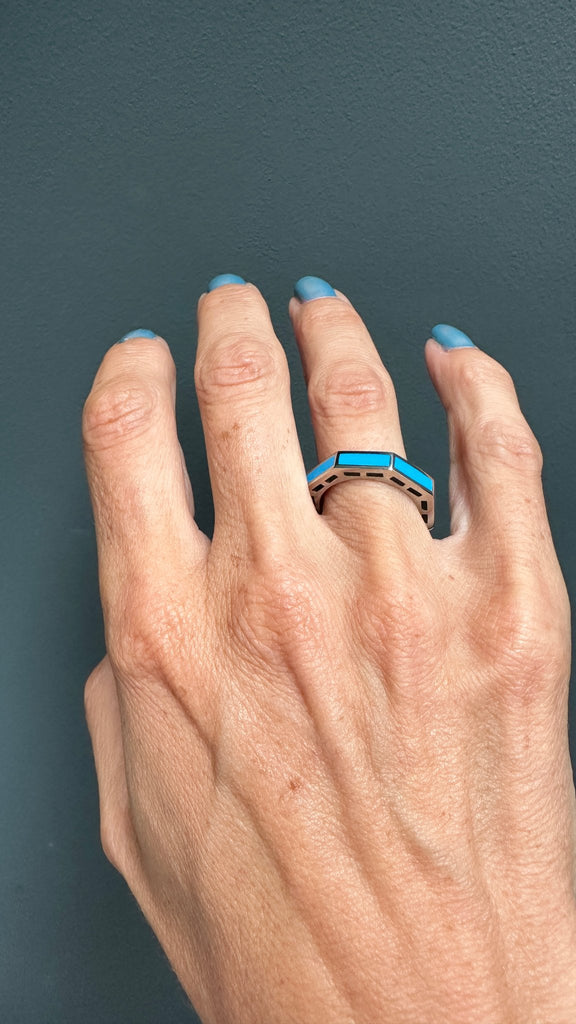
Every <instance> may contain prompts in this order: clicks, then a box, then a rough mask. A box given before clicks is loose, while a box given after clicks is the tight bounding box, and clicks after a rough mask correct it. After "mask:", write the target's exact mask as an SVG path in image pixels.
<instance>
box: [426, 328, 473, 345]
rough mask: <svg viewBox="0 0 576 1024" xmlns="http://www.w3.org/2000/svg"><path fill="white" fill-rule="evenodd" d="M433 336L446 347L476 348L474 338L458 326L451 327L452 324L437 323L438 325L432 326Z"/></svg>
mask: <svg viewBox="0 0 576 1024" xmlns="http://www.w3.org/2000/svg"><path fill="white" fill-rule="evenodd" d="M432 337H433V338H434V340H435V341H439V342H440V344H441V345H442V347H443V348H446V349H449V348H476V345H475V344H474V342H473V341H472V339H471V338H469V337H468V335H467V334H464V331H459V330H458V328H457V327H451V326H450V324H436V327H433V328H432Z"/></svg>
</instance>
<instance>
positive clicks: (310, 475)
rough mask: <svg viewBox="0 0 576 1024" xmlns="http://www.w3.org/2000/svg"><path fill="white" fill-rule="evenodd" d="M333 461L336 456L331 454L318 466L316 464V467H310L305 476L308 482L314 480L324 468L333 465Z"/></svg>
mask: <svg viewBox="0 0 576 1024" xmlns="http://www.w3.org/2000/svg"><path fill="white" fill-rule="evenodd" d="M335 461H336V457H335V456H334V455H331V456H330V458H329V459H325V460H324V462H321V463H320V465H319V466H316V469H311V470H310V472H309V473H308V475H307V477H306V479H307V481H308V483H309V484H310V483H312V481H313V480H315V479H316V477H317V476H320V475H321V473H323V472H324V470H325V469H330V466H333V465H334V463H335Z"/></svg>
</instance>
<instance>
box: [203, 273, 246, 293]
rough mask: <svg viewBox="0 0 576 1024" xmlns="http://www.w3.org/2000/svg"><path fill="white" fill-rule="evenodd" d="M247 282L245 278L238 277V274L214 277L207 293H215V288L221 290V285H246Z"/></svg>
mask: <svg viewBox="0 0 576 1024" xmlns="http://www.w3.org/2000/svg"><path fill="white" fill-rule="evenodd" d="M246 283H247V282H246V281H245V280H244V278H243V277H238V274H217V275H216V277H213V278H212V280H211V281H210V284H209V285H208V287H207V289H206V291H208V292H213V291H214V289H215V288H219V287H220V285H221V284H246Z"/></svg>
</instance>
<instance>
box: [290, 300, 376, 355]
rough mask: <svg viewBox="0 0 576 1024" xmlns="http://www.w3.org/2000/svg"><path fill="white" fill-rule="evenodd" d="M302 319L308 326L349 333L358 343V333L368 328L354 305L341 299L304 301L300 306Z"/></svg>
mask: <svg viewBox="0 0 576 1024" xmlns="http://www.w3.org/2000/svg"><path fill="white" fill-rule="evenodd" d="M300 319H301V321H302V322H304V321H305V322H306V326H307V327H312V328H314V327H319V328H320V330H321V331H328V332H334V333H337V335H338V337H339V338H340V337H342V334H343V333H344V334H349V335H350V336H351V337H352V338H353V343H354V344H355V345H356V344H357V343H358V333H359V330H360V331H365V330H366V328H365V327H364V324H363V322H362V320H361V319H360V317H359V315H358V313H357V312H356V310H355V309H354V307H353V306H349V305H348V303H347V302H342V301H341V300H338V299H337V300H336V301H333V300H332V299H331V300H330V302H322V301H314V302H304V303H303V305H302V306H301V308H300Z"/></svg>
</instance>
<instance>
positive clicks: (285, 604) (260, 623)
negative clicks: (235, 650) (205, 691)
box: [230, 558, 324, 663]
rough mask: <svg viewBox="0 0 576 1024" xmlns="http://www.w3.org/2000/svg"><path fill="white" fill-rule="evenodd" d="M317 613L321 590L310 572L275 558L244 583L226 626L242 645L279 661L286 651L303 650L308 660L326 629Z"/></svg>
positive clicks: (319, 611) (274, 660)
mask: <svg viewBox="0 0 576 1024" xmlns="http://www.w3.org/2000/svg"><path fill="white" fill-rule="evenodd" d="M321 609H322V599H321V597H320V594H319V588H318V586H317V585H316V584H315V583H314V582H313V578H312V577H311V576H310V574H309V573H307V572H304V571H303V570H302V569H301V568H299V567H296V566H295V565H294V563H293V562H289V561H288V560H287V559H286V560H279V559H277V558H275V559H274V560H273V564H269V565H267V566H265V567H264V566H261V567H259V568H258V569H254V568H253V569H252V571H251V573H250V576H249V577H248V578H247V579H245V580H243V582H242V584H241V585H240V587H239V590H238V593H237V595H236V599H235V601H234V606H233V609H232V619H233V621H232V622H231V623H230V626H231V629H232V632H233V634H234V636H235V637H236V638H237V640H240V642H241V646H242V647H244V648H245V647H248V648H249V649H255V650H256V651H257V653H258V654H260V655H263V656H264V657H265V659H266V660H267V661H268V662H272V663H276V662H278V663H280V662H283V661H284V659H285V655H286V652H287V651H294V650H296V649H301V648H303V647H304V648H306V649H307V650H308V651H309V652H310V655H311V656H312V654H313V652H314V650H315V649H316V648H317V647H318V637H319V636H321V635H322V629H323V628H324V627H323V617H322V611H321Z"/></svg>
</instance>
